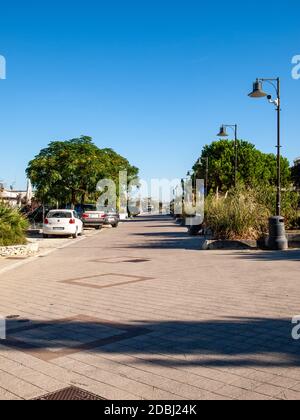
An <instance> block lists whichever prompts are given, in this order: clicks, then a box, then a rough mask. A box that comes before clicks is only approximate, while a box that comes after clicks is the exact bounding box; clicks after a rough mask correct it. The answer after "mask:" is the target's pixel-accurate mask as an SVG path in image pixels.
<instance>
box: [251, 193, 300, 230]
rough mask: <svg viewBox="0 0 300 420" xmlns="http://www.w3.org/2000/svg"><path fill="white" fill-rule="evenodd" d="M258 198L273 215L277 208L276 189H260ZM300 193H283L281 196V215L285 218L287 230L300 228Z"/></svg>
mask: <svg viewBox="0 0 300 420" xmlns="http://www.w3.org/2000/svg"><path fill="white" fill-rule="evenodd" d="M256 191H257V197H258V200H259V202H260V203H261V204H263V205H265V206H266V207H268V209H269V211H270V213H271V214H274V212H275V208H276V188H274V187H272V186H269V187H260V188H258V189H257V190H256ZM298 207H299V193H297V192H296V191H289V190H286V191H283V192H282V194H281V214H282V216H283V217H284V218H285V225H286V228H287V229H292V228H297V227H299V214H298Z"/></svg>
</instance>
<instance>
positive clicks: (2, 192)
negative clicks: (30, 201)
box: [0, 186, 27, 207]
mask: <svg viewBox="0 0 300 420" xmlns="http://www.w3.org/2000/svg"><path fill="white" fill-rule="evenodd" d="M26 194H27V192H26V191H13V190H7V189H5V188H3V186H2V188H1V189H0V200H2V201H4V202H5V203H7V204H9V205H10V206H12V207H21V206H22V203H23V202H24V200H26Z"/></svg>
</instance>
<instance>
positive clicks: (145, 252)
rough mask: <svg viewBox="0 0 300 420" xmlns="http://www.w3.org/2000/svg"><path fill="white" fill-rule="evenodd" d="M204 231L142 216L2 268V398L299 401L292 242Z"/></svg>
mask: <svg viewBox="0 0 300 420" xmlns="http://www.w3.org/2000/svg"><path fill="white" fill-rule="evenodd" d="M200 241H201V239H200V238H189V237H188V236H186V233H185V229H183V228H180V227H177V226H175V224H174V223H173V221H172V220H171V219H169V218H156V217H153V218H150V217H148V218H138V219H137V220H136V221H132V222H127V223H125V224H123V225H122V226H120V228H119V229H116V230H105V231H103V232H101V233H100V234H99V235H98V234H97V235H96V236H93V237H90V238H88V239H86V240H84V241H79V242H75V241H74V242H72V245H71V246H70V247H67V248H62V249H58V250H57V251H56V252H54V253H52V254H50V255H48V256H46V257H43V258H37V259H35V260H33V261H32V262H30V263H29V264H28V263H27V264H25V265H22V266H19V267H17V268H15V269H14V270H11V271H8V272H6V273H4V274H0V287H1V299H0V313H1V314H2V315H3V316H5V317H8V320H7V327H8V337H7V341H1V342H0V399H31V398H35V397H38V396H40V395H44V394H45V393H47V392H52V391H56V390H58V389H61V388H64V387H66V386H68V385H75V386H78V387H80V388H82V389H86V390H88V391H90V392H93V393H95V394H98V395H100V396H102V397H104V398H108V399H243V400H245V399H300V341H293V340H292V338H291V331H292V324H291V319H292V317H293V316H295V315H300V288H299V282H300V280H299V266H300V252H299V251H291V252H287V253H267V252H250V251H249V252H248V251H247V252H244V251H243V252H238V251H236V252H232V251H231V252H225V251H207V252H206V251H199V248H200Z"/></svg>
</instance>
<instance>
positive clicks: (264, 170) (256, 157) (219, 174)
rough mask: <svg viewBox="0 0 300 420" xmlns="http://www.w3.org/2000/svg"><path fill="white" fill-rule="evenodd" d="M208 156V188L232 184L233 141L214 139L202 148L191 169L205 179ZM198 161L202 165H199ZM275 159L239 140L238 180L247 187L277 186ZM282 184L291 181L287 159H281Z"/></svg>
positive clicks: (224, 189) (233, 164)
mask: <svg viewBox="0 0 300 420" xmlns="http://www.w3.org/2000/svg"><path fill="white" fill-rule="evenodd" d="M207 157H208V159H209V190H214V191H215V190H216V189H219V190H220V191H228V190H229V189H230V188H232V187H233V186H234V167H235V147H234V141H228V140H220V141H215V142H213V143H212V144H210V145H207V146H205V147H204V149H203V151H202V155H201V158H200V159H201V161H199V162H198V163H197V164H196V165H195V166H194V169H195V171H196V174H197V177H198V178H203V179H204V178H205V169H206V163H205V158H207ZM200 162H201V164H200ZM276 168H277V158H276V156H275V155H273V154H265V153H262V152H260V151H259V150H257V149H256V148H255V146H254V145H253V144H251V143H249V142H247V141H243V140H239V141H238V174H237V178H238V182H239V183H242V184H244V185H247V186H249V187H253V188H254V187H257V186H260V185H264V186H265V185H276V179H277V169H276ZM281 177H282V186H283V187H288V186H290V183H291V173H290V169H289V162H288V160H287V159H285V158H282V160H281Z"/></svg>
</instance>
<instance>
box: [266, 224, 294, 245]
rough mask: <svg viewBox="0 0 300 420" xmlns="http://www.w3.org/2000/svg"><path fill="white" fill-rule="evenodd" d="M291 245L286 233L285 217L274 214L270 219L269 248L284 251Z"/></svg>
mask: <svg viewBox="0 0 300 420" xmlns="http://www.w3.org/2000/svg"><path fill="white" fill-rule="evenodd" d="M288 247H289V245H288V240H287V237H286V233H285V225H284V218H283V217H281V216H274V217H271V218H270V219H269V240H268V248H269V249H272V250H276V251H284V250H287V249H288Z"/></svg>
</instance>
